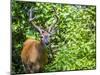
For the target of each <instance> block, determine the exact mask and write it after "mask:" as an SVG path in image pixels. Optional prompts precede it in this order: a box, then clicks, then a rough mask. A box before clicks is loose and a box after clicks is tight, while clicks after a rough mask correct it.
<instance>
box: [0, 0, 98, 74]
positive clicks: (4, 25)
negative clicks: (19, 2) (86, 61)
mask: <svg viewBox="0 0 100 75" xmlns="http://www.w3.org/2000/svg"><path fill="white" fill-rule="evenodd" d="M34 1H38V2H41V1H43V2H48V1H49V0H34ZM50 1H52V2H54V1H55V2H58V3H59V2H61V1H62V2H63V3H65V0H50ZM50 1H49V2H50ZM75 1H76V2H75ZM83 1H85V2H83ZM86 1H87V2H86ZM66 2H67V4H84V3H86V4H85V5H87V4H88V5H96V6H97V25H96V31H97V35H96V36H97V37H96V38H97V39H96V40H97V43H96V45H97V50H96V52H97V69H96V70H89V71H68V72H57V73H56V72H55V73H42V74H41V75H73V74H76V75H99V74H100V0H66ZM10 42H11V40H10V0H0V75H9V74H10V73H9V72H10V69H9V68H10ZM35 75H36V74H35Z"/></svg>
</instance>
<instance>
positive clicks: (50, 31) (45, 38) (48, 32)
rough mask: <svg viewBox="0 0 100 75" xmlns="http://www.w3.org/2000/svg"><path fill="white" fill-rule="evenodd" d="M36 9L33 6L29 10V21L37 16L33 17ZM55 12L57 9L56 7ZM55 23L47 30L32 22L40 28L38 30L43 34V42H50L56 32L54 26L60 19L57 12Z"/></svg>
mask: <svg viewBox="0 0 100 75" xmlns="http://www.w3.org/2000/svg"><path fill="white" fill-rule="evenodd" d="M34 11H35V10H33V9H32V8H31V9H30V10H29V21H30V22H32V21H33V20H34V19H35V18H36V17H33V16H32V14H33V13H34ZM54 12H55V9H54ZM55 19H56V21H55V23H54V24H52V25H50V27H48V28H47V30H44V29H42V28H40V27H39V26H38V25H35V23H34V22H32V24H33V26H34V27H35V28H36V29H37V30H38V32H39V33H40V35H41V40H42V42H43V44H46V45H47V44H48V43H49V41H50V36H52V35H53V34H54V28H55V25H56V24H57V21H58V16H57V14H55Z"/></svg>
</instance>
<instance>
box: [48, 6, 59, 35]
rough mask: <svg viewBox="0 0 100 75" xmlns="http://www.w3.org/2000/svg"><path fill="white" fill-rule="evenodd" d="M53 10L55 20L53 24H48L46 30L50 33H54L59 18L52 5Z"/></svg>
mask: <svg viewBox="0 0 100 75" xmlns="http://www.w3.org/2000/svg"><path fill="white" fill-rule="evenodd" d="M53 12H54V14H55V19H56V21H55V23H54V24H52V25H50V26H49V28H48V32H50V33H51V34H52V33H54V29H55V25H56V24H57V23H58V20H59V18H58V15H57V12H56V9H55V8H54V7H53Z"/></svg>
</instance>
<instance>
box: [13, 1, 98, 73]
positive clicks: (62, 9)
mask: <svg viewBox="0 0 100 75" xmlns="http://www.w3.org/2000/svg"><path fill="white" fill-rule="evenodd" d="M31 7H32V8H34V9H36V10H37V12H36V13H35V14H34V15H35V16H38V18H37V19H36V20H35V22H36V23H37V24H38V25H41V26H42V27H43V28H47V27H48V26H50V25H51V24H52V23H53V20H54V17H53V16H54V14H53V12H52V7H54V8H55V9H56V12H57V15H58V17H59V20H58V24H57V25H56V33H55V35H53V37H52V39H51V47H52V50H53V53H54V58H53V61H52V62H51V63H49V64H47V65H46V66H45V68H44V72H54V71H69V70H87V69H95V68H96V7H95V6H84V5H69V4H53V3H35V2H15V1H12V10H11V15H12V24H11V28H12V64H11V65H12V67H11V68H12V72H13V73H17V74H18V73H24V71H23V67H22V63H21V58H20V53H21V49H22V45H23V42H24V41H25V40H26V39H27V38H34V39H37V40H38V39H39V33H38V32H36V30H35V29H34V27H33V26H32V25H31V23H30V22H29V20H28V19H29V18H28V15H27V14H28V10H29V9H30V8H31ZM54 21H55V20H54Z"/></svg>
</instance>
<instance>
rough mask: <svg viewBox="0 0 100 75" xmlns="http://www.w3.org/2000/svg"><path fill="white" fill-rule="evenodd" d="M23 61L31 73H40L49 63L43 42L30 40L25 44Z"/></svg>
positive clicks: (22, 53) (22, 55)
mask: <svg viewBox="0 0 100 75" xmlns="http://www.w3.org/2000/svg"><path fill="white" fill-rule="evenodd" d="M21 59H22V62H23V63H24V64H25V65H26V66H27V69H28V70H29V72H39V71H40V70H41V69H42V68H43V66H44V65H45V64H46V63H47V62H48V54H47V51H46V49H45V46H44V45H43V44H42V43H41V42H39V41H36V40H33V39H28V40H26V41H25V42H24V45H23V49H22V52H21Z"/></svg>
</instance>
